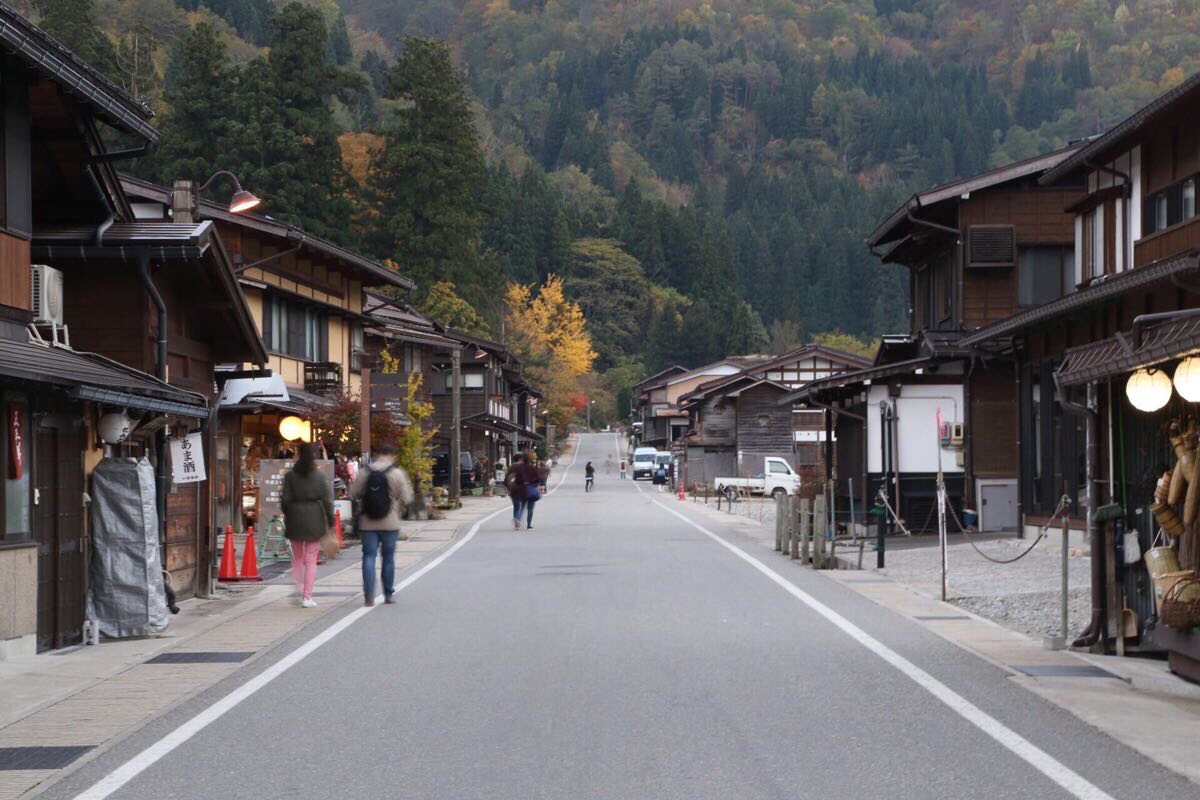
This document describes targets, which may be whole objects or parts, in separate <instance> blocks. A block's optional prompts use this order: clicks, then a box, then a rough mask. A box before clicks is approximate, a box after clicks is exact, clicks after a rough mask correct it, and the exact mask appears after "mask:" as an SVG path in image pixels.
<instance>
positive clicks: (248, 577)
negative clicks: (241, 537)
mask: <svg viewBox="0 0 1200 800" xmlns="http://www.w3.org/2000/svg"><path fill="white" fill-rule="evenodd" d="M238 580H239V581H261V580H262V576H261V575H259V574H258V550H257V549H256V548H255V547H254V526H253V525H251V526H250V527H249V528H247V529H246V549H245V551H244V552H243V553H242V576H241V577H240V578H238Z"/></svg>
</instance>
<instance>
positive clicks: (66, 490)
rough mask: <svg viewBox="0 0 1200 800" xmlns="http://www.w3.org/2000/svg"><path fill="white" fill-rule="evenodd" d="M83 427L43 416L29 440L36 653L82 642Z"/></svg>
mask: <svg viewBox="0 0 1200 800" xmlns="http://www.w3.org/2000/svg"><path fill="white" fill-rule="evenodd" d="M82 450H83V442H82V425H81V423H80V421H79V420H78V419H68V418H65V416H63V415H48V416H46V417H45V418H43V420H42V421H41V424H39V425H38V427H37V429H36V433H35V441H34V463H33V473H34V474H33V496H34V506H33V534H34V537H35V539H36V540H37V543H38V643H37V647H38V651H39V652H40V651H43V650H52V649H54V648H58V647H65V646H67V645H70V644H77V643H78V642H79V641H81V638H82V637H81V633H82V627H83V606H84V574H83V570H84V558H83V463H82V455H81V453H82Z"/></svg>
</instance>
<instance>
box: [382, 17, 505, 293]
mask: <svg viewBox="0 0 1200 800" xmlns="http://www.w3.org/2000/svg"><path fill="white" fill-rule="evenodd" d="M390 77H391V80H390V85H389V87H388V93H387V96H388V97H389V98H391V99H394V100H401V101H403V103H404V106H403V107H401V108H400V109H399V110H398V111H397V112H396V124H395V125H394V127H392V128H391V129H390V130H388V131H387V133H386V136H385V142H384V147H383V150H382V152H381V153H380V154H379V156H378V157H377V158H376V160H375V163H374V164H372V168H371V173H370V176H369V178H368V184H369V187H370V190H371V193H372V203H373V209H374V212H375V221H376V222H375V224H374V225H373V231H372V236H371V243H372V247H373V249H374V251H375V253H376V255H378V256H381V257H390V258H394V259H395V260H396V261H397V262H399V263H400V265H401V268H402V271H404V272H405V273H406V274H409V275H412V276H413V277H414V278H416V279H417V280H418V281H420V282H423V283H425V284H426V285H429V284H431V283H432V282H433V281H435V280H450V281H453V282H454V283H455V285H456V286H457V287H458V289H459V291H460V292H461V293H462V294H463V296H464V297H466V298H467V299H468V300H471V301H479V302H480V304H482V302H483V301H484V300H485V298H486V296H487V295H488V294H489V290H490V289H492V288H494V287H495V286H496V285H497V278H498V276H495V275H488V274H481V273H482V272H483V271H482V270H479V269H478V267H479V248H480V236H481V233H482V230H483V223H484V215H483V209H482V204H481V196H482V193H483V188H484V185H485V180H486V169H485V166H484V161H483V153H482V150H481V148H480V144H479V138H478V135H477V134H476V132H475V128H474V124H473V121H472V118H471V108H470V101H469V97H468V94H467V90H466V86H465V85H464V83H463V80H462V78H461V77H460V76H459V74H458V71H457V70H456V69H455V68H454V65H453V64H452V63H451V60H450V53H449V51H448V50H447V49H446V45H445V44H444V43H442V42H441V41H438V40H433V39H421V38H417V37H411V36H410V37H407V38H405V40H404V48H403V51H402V53H401V55H400V58H399V59H398V60H397V62H396V65H395V67H394V68H393V70H392V74H391V76H390Z"/></svg>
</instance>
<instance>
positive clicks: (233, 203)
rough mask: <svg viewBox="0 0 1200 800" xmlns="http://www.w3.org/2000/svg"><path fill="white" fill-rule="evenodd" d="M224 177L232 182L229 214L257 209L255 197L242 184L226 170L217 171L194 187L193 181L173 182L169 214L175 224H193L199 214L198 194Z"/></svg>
mask: <svg viewBox="0 0 1200 800" xmlns="http://www.w3.org/2000/svg"><path fill="white" fill-rule="evenodd" d="M222 176H225V177H227V178H229V180H231V181H233V197H231V198H230V200H229V213H230V214H244V213H245V212H247V211H250V210H251V209H254V208H257V207H258V206H259V205H260V204H261V203H262V200H260V199H259V198H258V197H257V196H255V195H254V194H252V193H251V192H248V191H246V190H245V189H243V188H242V182H241V181H239V180H238V179H237V176H236V175H234V174H233V173H232V172H230V171H229V170H227V169H219V170H217V171H216V172H214V173H213V174H212V175H210V176H208V180H206V181H204V182H203V183H201V184H200V185H199V186H196V184H195V182H193V181H175V184H174V185H173V186H172V187H171V212H172V217H173V218H174V220H175V221H176V222H189V223H190V222H195V221H196V217H197V216H198V214H199V208H200V193H201V192H203V191H204V190H205V189H207V188H208V187H209V185H211V184H212V182H213V181H215V180H216V179H217V178H220V177H222Z"/></svg>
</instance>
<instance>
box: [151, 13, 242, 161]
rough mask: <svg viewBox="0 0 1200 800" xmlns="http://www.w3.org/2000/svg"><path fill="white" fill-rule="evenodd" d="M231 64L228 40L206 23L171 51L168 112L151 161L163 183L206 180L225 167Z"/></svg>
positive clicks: (232, 85) (232, 82) (232, 80)
mask: <svg viewBox="0 0 1200 800" xmlns="http://www.w3.org/2000/svg"><path fill="white" fill-rule="evenodd" d="M228 64H229V58H228V52H227V49H226V47H225V43H224V42H223V41H222V40H221V38H220V36H219V35H218V34H217V32H216V30H215V29H214V28H213V27H212V25H210V24H208V23H207V22H201V23H199V24H198V25H196V27H195V28H193V29H192V32H191V34H190V35H189V36H188V37H187V38H186V39H184V40H183V41H182V42H181V43H180V44H179V46H178V47H177V48H176V49H175V50H174V52H172V54H171V66H170V68H169V69H168V71H167V77H168V80H167V84H166V89H165V92H164V95H163V98H164V100H165V101H166V104H167V108H168V112H167V114H166V115H165V117H164V119H163V122H162V144H161V145H160V147H159V149H158V152H157V153H155V155H154V158H153V161H152V166H151V171H152V172H153V174H155V175H157V177H158V180H159V181H161V182H162V183H165V184H167V185H170V184H171V183H172V182H173V181H175V180H192V181H202V180H204V179H205V178H207V177H208V176H209V175H211V174H212V173H213V172H215V171H216V170H218V169H220V168H222V167H223V166H226V165H224V164H222V163H221V162H220V161H219V159H220V158H221V156H220V154H221V152H222V151H223V150H224V149H225V147H226V145H227V143H228V142H229V138H230V134H231V130H230V115H229V108H228V106H229V98H230V96H232V95H233V94H234V92H235V75H234V73H233V71H232V70H231V69H230V68H229V66H228Z"/></svg>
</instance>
